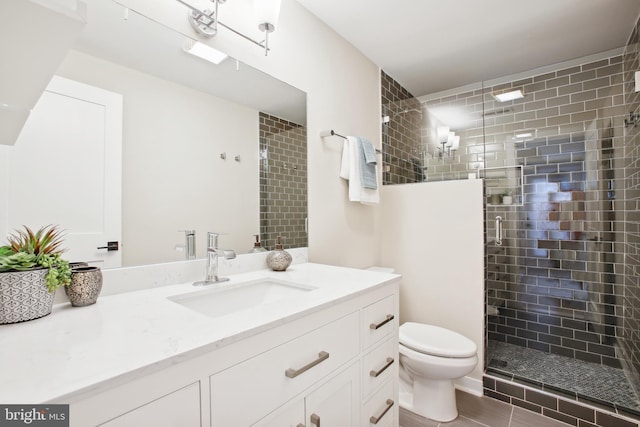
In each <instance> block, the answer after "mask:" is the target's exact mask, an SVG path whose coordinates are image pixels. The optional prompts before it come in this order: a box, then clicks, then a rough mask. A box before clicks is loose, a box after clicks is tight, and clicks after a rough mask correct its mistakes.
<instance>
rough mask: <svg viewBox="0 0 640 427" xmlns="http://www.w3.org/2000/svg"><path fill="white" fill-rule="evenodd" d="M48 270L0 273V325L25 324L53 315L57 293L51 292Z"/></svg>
mask: <svg viewBox="0 0 640 427" xmlns="http://www.w3.org/2000/svg"><path fill="white" fill-rule="evenodd" d="M48 272H49V269H47V268H39V269H35V270H28V271H11V272H4V273H0V324H5V323H17V322H24V321H26V320H33V319H37V318H39V317H44V316H46V315H48V314H50V313H51V310H52V308H53V297H54V295H55V292H49V290H48V289H47V283H46V281H45V276H46V275H47V273H48Z"/></svg>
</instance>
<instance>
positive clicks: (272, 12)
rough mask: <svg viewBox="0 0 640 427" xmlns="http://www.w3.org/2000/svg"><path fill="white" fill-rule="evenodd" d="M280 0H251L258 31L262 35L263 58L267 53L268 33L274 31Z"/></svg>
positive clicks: (278, 14)
mask: <svg viewBox="0 0 640 427" xmlns="http://www.w3.org/2000/svg"><path fill="white" fill-rule="evenodd" d="M280 1H281V0H253V9H254V10H255V14H256V20H257V21H258V29H259V30H260V31H262V32H263V33H264V56H267V53H268V52H269V33H272V32H273V31H275V29H276V24H278V18H279V17H280Z"/></svg>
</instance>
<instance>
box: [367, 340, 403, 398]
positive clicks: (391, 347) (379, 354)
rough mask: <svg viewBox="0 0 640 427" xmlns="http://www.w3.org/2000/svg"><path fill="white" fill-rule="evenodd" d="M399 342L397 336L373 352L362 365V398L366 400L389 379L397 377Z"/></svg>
mask: <svg viewBox="0 0 640 427" xmlns="http://www.w3.org/2000/svg"><path fill="white" fill-rule="evenodd" d="M397 369H398V342H397V340H396V339H395V336H394V337H393V338H391V339H389V340H387V341H385V342H383V343H382V344H380V345H379V346H378V347H376V348H374V349H373V350H371V351H370V352H369V353H367V354H366V355H365V356H364V358H363V363H362V396H363V397H364V398H365V399H366V398H367V397H368V396H369V395H370V394H371V393H372V392H373V391H374V390H376V389H377V388H378V387H380V385H381V384H383V383H384V382H385V381H386V380H387V379H388V378H390V377H392V376H394V375H397V374H396V373H397Z"/></svg>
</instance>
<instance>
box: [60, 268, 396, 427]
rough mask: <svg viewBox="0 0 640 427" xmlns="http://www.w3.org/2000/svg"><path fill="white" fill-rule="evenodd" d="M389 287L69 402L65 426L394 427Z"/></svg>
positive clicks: (392, 308) (392, 317) (392, 299)
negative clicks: (253, 426) (68, 417)
mask: <svg viewBox="0 0 640 427" xmlns="http://www.w3.org/2000/svg"><path fill="white" fill-rule="evenodd" d="M397 343H398V283H397V281H396V282H392V283H387V284H384V285H378V286H375V287H373V288H370V289H368V290H364V291H361V292H359V293H358V294H356V295H352V296H349V297H345V298H341V299H339V300H337V301H335V302H333V303H329V304H324V305H323V306H322V307H318V308H317V309H315V310H307V311H305V312H303V313H300V315H299V316H294V317H293V318H288V319H285V320H283V321H281V322H277V324H275V325H265V326H264V327H261V328H260V329H259V330H257V331H255V332H253V333H252V334H249V335H248V336H245V337H244V338H242V339H236V340H233V341H229V344H226V345H220V344H215V345H212V348H211V349H199V350H198V354H196V355H192V354H187V355H182V356H181V357H180V360H178V361H175V360H172V361H171V362H170V363H167V364H165V366H164V367H163V368H162V369H158V368H156V369H154V371H153V372H152V373H148V371H147V370H146V369H142V370H141V371H140V372H139V374H137V375H134V376H133V378H134V379H131V378H129V379H128V380H126V381H125V380H124V379H123V380H122V381H120V382H119V383H118V384H113V383H112V384H111V385H110V387H109V388H107V389H106V388H104V387H96V388H95V390H87V391H85V392H84V393H77V394H75V395H73V396H71V397H70V398H68V399H65V401H60V402H56V403H69V404H70V421H71V426H72V427H76V426H78V427H86V426H91V425H104V426H108V427H128V426H135V427H138V426H142V425H154V426H167V427H168V426H176V427H183V426H194V427H195V426H202V427H205V426H206V427H209V426H213V427H218V426H219V427H236V426H238V427H242V426H252V425H255V426H274V427H275V426H278V427H282V426H292V427H301V426H304V427H319V426H320V425H322V426H340V427H348V426H353V427H355V426H372V425H375V426H397V423H398V404H397V396H398V368H397V361H398V345H397Z"/></svg>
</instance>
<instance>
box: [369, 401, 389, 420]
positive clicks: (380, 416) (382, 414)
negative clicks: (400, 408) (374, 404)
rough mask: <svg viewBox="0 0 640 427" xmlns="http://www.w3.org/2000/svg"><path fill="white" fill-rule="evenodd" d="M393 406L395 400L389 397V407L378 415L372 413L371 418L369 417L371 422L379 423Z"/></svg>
mask: <svg viewBox="0 0 640 427" xmlns="http://www.w3.org/2000/svg"><path fill="white" fill-rule="evenodd" d="M392 406H393V400H391V399H387V407H386V408H384V411H382V413H381V414H380V415H378V416H377V417H374V416H373V415H372V416H371V418H369V422H370V423H371V424H378V422H379V421H380V420H381V419H382V417H384V414H386V413H387V412H389V409H391V407H392Z"/></svg>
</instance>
